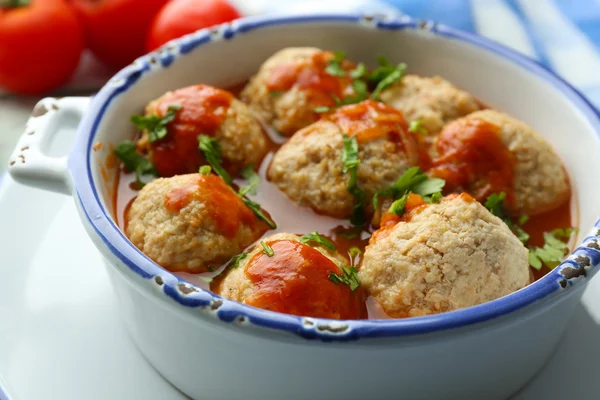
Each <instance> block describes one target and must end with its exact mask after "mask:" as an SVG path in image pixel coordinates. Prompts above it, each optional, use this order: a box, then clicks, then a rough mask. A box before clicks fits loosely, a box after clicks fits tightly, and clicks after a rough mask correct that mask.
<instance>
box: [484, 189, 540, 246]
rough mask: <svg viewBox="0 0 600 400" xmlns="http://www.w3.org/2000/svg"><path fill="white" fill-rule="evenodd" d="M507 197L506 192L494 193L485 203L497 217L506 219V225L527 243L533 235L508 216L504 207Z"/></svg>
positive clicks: (522, 241)
mask: <svg viewBox="0 0 600 400" xmlns="http://www.w3.org/2000/svg"><path fill="white" fill-rule="evenodd" d="M505 199H506V193H504V192H501V193H493V194H491V195H489V196H488V198H487V199H486V200H485V204H484V205H485V208H487V209H488V210H489V211H490V212H491V213H492V214H494V215H495V216H496V217H498V218H500V219H501V220H502V221H504V223H505V224H506V225H508V227H509V228H510V230H511V231H512V232H513V233H514V234H515V235H516V236H517V238H518V239H519V240H520V241H521V243H523V244H527V242H528V241H529V239H530V238H531V235H529V233H527V232H525V231H524V230H523V228H521V227H520V225H521V224H515V223H514V222H513V221H512V220H511V219H510V217H509V216H508V213H507V212H506V210H505V208H504V200H505ZM519 220H521V219H519Z"/></svg>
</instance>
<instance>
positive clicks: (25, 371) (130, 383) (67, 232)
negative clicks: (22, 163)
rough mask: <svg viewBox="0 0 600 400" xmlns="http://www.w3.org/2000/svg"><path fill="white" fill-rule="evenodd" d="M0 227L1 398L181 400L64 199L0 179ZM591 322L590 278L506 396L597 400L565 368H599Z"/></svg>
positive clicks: (594, 290) (593, 386) (599, 307)
mask: <svg viewBox="0 0 600 400" xmlns="http://www.w3.org/2000/svg"><path fill="white" fill-rule="evenodd" d="M68 134H69V132H65V131H63V130H61V131H59V132H57V135H59V136H65V135H67V136H68ZM56 150H57V152H62V153H66V152H67V150H68V148H67V147H63V146H59V147H57V148H56ZM40 204H41V205H43V206H40ZM0 221H3V222H5V223H3V224H0V242H1V243H2V255H1V258H0V260H1V261H0V275H1V276H2V279H3V283H4V287H5V289H4V290H0V304H2V305H8V306H6V307H0V321H2V322H0V338H1V340H0V386H3V387H4V389H5V392H3V391H2V389H1V388H0V399H1V400H7V399H10V400H39V399H60V400H82V399H85V400H106V399H110V400H131V399H144V400H184V399H187V398H188V397H187V396H185V395H183V394H182V393H181V392H179V391H178V390H177V389H175V387H173V386H171V385H169V384H168V383H167V381H166V380H164V379H162V378H161V377H160V375H159V374H158V372H156V370H154V369H153V368H152V367H151V366H150V364H148V363H147V362H146V360H145V359H144V357H143V356H142V355H141V353H140V352H138V351H137V349H136V348H135V346H134V344H133V342H132V340H131V339H130V338H129V337H128V336H127V332H126V330H125V328H124V326H123V324H121V321H120V318H119V303H118V301H117V298H116V295H115V293H114V291H113V290H112V288H111V286H110V282H109V278H108V274H107V272H106V269H105V268H104V265H103V262H102V256H101V255H100V253H98V252H97V251H96V250H95V247H94V244H93V243H92V241H91V240H90V239H89V238H88V236H87V235H86V233H85V230H84V228H83V226H82V225H81V223H80V222H79V216H78V214H77V210H76V209H75V204H73V201H72V200H71V199H70V198H68V197H66V196H61V195H57V194H54V193H49V192H43V191H40V190H37V189H33V188H28V187H25V186H23V185H20V184H18V183H15V182H14V181H13V180H12V178H10V177H9V176H7V177H5V178H4V180H3V182H2V183H0ZM32 227H35V228H34V229H32ZM65 254H69V257H65ZM7 288H8V290H7ZM597 321H600V280H597V279H594V280H593V281H592V282H591V283H590V285H588V288H587V289H586V291H585V293H584V294H583V299H582V302H581V304H578V305H577V306H576V308H575V312H574V315H573V318H572V319H571V321H570V322H569V326H568V328H567V331H566V334H565V336H564V337H563V339H562V340H561V341H560V343H559V345H558V346H557V348H556V351H554V352H553V355H552V357H551V359H550V362H549V363H548V364H547V365H546V366H545V367H544V369H543V370H542V371H541V373H540V374H538V375H537V376H536V377H535V378H534V379H533V380H532V381H531V382H530V383H529V384H528V385H527V386H526V387H525V388H524V389H523V390H521V391H519V393H518V394H517V395H516V396H514V397H513V398H512V400H550V399H567V398H571V399H578V400H588V399H589V400H591V399H596V398H597V397H598V393H600V381H598V380H597V379H580V378H579V377H578V376H577V375H575V374H570V373H569V374H568V376H564V371H594V370H596V369H598V367H600V343H599V342H598V340H597V338H598V335H599V334H600V324H599V322H597ZM215 346H219V345H218V344H215ZM224 351H226V349H225V350H224ZM220 372H221V373H222V374H224V375H225V374H228V373H229V372H228V371H227V370H224V371H220ZM571 376H573V377H574V379H575V381H572V382H573V383H570V382H571V378H570V377H571ZM559 382H560V383H559ZM373 397H375V394H374V395H373V396H372V397H371V398H373Z"/></svg>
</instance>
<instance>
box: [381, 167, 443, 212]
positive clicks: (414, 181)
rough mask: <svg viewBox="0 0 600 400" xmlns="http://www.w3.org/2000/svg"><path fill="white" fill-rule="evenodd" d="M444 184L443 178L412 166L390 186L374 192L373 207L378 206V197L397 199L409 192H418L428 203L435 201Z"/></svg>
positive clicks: (439, 197)
mask: <svg viewBox="0 0 600 400" xmlns="http://www.w3.org/2000/svg"><path fill="white" fill-rule="evenodd" d="M445 184H446V181H445V180H443V179H440V178H430V177H429V176H427V175H426V174H425V173H423V171H421V168H419V167H412V168H409V169H407V170H406V171H405V172H404V174H402V176H401V177H400V178H398V180H397V181H396V182H394V184H393V185H392V186H390V187H388V188H386V189H382V190H378V191H377V192H375V195H374V196H373V208H374V209H375V210H377V209H378V208H379V197H391V198H393V199H399V198H401V197H402V196H404V195H406V194H408V193H409V192H412V193H415V194H418V195H419V196H421V197H422V198H423V199H424V200H425V201H426V202H428V203H437V202H439V201H440V200H441V199H442V193H441V191H442V189H443V188H444V185H445ZM434 200H435V201H434Z"/></svg>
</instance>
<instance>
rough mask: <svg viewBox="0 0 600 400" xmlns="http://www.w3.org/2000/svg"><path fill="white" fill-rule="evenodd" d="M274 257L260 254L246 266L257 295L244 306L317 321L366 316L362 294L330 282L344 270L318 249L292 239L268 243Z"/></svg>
mask: <svg viewBox="0 0 600 400" xmlns="http://www.w3.org/2000/svg"><path fill="white" fill-rule="evenodd" d="M267 244H268V245H269V246H271V248H272V249H273V253H274V254H273V256H271V257H269V256H268V255H267V254H265V253H264V252H259V253H257V254H256V255H255V256H254V257H253V258H252V259H251V260H250V261H249V263H248V266H247V267H246V271H245V273H246V276H247V277H248V279H250V280H251V281H252V282H253V283H254V292H253V293H252V295H251V296H250V297H249V298H247V299H246V301H245V303H246V304H248V305H251V306H255V307H259V308H263V309H266V310H271V311H278V312H282V313H286V314H293V315H300V316H303V315H310V316H313V317H317V318H334V319H360V318H364V316H365V315H366V310H365V305H364V299H362V295H361V292H360V291H359V290H357V291H356V292H352V291H351V290H350V288H349V287H348V286H347V285H344V284H337V283H334V282H332V281H330V280H329V274H330V273H332V272H333V273H337V274H340V273H341V272H342V271H341V269H340V267H339V266H338V265H336V264H335V263H334V262H333V261H331V260H330V259H329V258H327V257H325V256H324V255H323V254H321V253H320V252H319V251H318V250H315V249H314V248H312V247H310V246H308V245H305V244H303V243H299V242H296V241H290V240H276V241H272V242H267Z"/></svg>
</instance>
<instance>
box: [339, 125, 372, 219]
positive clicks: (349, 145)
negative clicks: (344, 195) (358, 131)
mask: <svg viewBox="0 0 600 400" xmlns="http://www.w3.org/2000/svg"><path fill="white" fill-rule="evenodd" d="M343 140H344V148H343V150H342V163H343V167H342V171H343V172H344V173H347V174H349V175H350V180H349V182H348V192H350V194H351V195H352V196H354V199H355V202H354V208H353V210H352V217H351V218H350V222H352V224H353V225H363V224H364V223H365V212H364V204H365V201H366V198H367V194H366V193H365V191H364V190H362V189H361V188H360V187H358V171H357V170H358V165H359V164H360V159H359V158H358V142H357V141H356V137H354V136H353V137H351V138H349V137H348V135H346V134H343Z"/></svg>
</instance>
